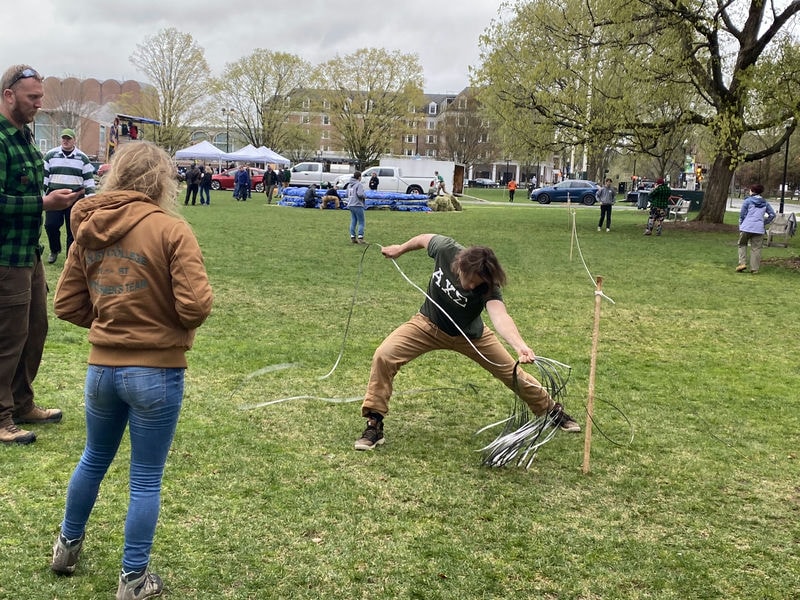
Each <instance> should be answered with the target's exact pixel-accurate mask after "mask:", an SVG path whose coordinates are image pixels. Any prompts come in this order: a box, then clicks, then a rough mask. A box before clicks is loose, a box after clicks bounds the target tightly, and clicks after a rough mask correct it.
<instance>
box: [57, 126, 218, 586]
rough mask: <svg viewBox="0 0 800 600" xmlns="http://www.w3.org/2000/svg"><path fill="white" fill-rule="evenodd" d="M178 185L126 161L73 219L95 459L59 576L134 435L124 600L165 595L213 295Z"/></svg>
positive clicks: (160, 169) (116, 163)
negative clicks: (186, 414)
mask: <svg viewBox="0 0 800 600" xmlns="http://www.w3.org/2000/svg"><path fill="white" fill-rule="evenodd" d="M177 189H178V188H177V181H176V179H175V169H174V167H173V165H172V161H171V160H170V157H169V156H168V155H167V153H166V152H164V151H163V150H161V149H160V148H158V147H157V146H155V145H154V144H151V143H149V142H137V143H136V144H126V145H124V146H122V147H121V148H120V149H119V150H118V151H117V152H116V153H115V154H114V158H113V160H112V163H111V169H110V171H109V173H108V175H106V178H105V180H104V182H103V189H102V192H101V193H100V194H97V195H96V196H91V197H89V198H86V199H85V200H84V201H83V203H82V204H81V205H80V206H78V205H76V207H75V208H74V209H73V212H72V222H71V225H72V229H73V231H74V233H75V243H74V244H73V245H72V246H71V247H70V251H69V255H68V257H67V261H66V264H65V265H64V271H63V272H62V274H61V277H60V278H59V280H58V286H57V288H56V295H55V313H56V315H57V316H58V317H59V318H60V319H64V320H66V321H69V322H71V323H74V324H75V325H78V326H80V327H86V328H88V329H89V342H90V343H91V351H90V353H89V368H88V372H87V374H86V385H85V398H84V400H85V406H86V447H85V449H84V452H83V455H82V456H81V459H80V462H79V463H78V466H77V467H76V468H75V471H74V472H73V474H72V477H71V479H70V482H69V487H68V488H67V502H66V510H65V514H64V520H63V521H62V523H61V533H60V534H59V536H58V538H57V539H56V542H55V544H54V546H53V560H52V564H51V568H52V569H53V571H55V572H57V573H62V574H71V573H72V572H74V570H75V567H76V565H77V561H78V556H79V554H80V551H81V548H82V546H83V540H84V533H85V528H86V523H87V521H88V519H89V515H90V514H91V512H92V508H93V507H94V503H95V500H96V499H97V493H98V491H99V488H100V484H101V482H102V481H103V478H104V476H105V474H106V471H107V469H108V467H109V465H110V464H111V461H112V460H113V459H114V456H115V455H116V453H117V449H118V448H119V444H120V441H121V439H122V436H123V434H124V433H125V429H126V428H128V429H129V430H130V439H131V459H130V504H129V506H128V513H127V517H126V520H125V545H124V548H123V554H122V572H121V573H120V577H119V586H118V588H117V596H116V597H117V600H128V599H131V598H137V599H138V598H151V597H154V596H157V595H158V594H160V593H161V590H162V587H163V585H162V583H161V579H160V578H159V577H158V575H155V574H153V573H151V572H150V571H149V568H148V565H149V562H150V549H151V547H152V544H153V537H154V534H155V528H156V522H157V520H158V512H159V506H160V502H161V481H162V477H163V474H164V465H165V463H166V459H167V454H168V453H169V448H170V445H171V444H172V438H173V436H174V434H175V427H176V425H177V422H178V414H179V412H180V408H181V403H182V401H183V384H184V371H185V370H186V351H187V350H189V349H190V348H191V346H192V342H193V340H194V333H195V329H196V328H197V327H199V326H200V325H201V324H202V323H203V322H204V321H205V320H206V318H207V317H208V316H209V314H210V312H211V304H212V301H213V295H212V292H211V286H210V284H209V281H208V276H207V274H206V270H205V266H204V264H203V256H202V253H201V252H200V247H199V245H198V243H197V240H196V238H195V236H194V234H193V233H192V230H191V228H190V227H189V225H188V223H186V221H184V220H183V219H182V218H181V217H180V216H179V215H178V214H177V213H176V212H175V210H174V208H173V207H174V206H175V204H176V196H177Z"/></svg>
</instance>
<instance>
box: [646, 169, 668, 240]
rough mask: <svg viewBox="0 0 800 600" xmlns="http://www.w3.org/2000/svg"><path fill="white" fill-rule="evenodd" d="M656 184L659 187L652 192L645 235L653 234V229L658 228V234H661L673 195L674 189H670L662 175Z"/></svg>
mask: <svg viewBox="0 0 800 600" xmlns="http://www.w3.org/2000/svg"><path fill="white" fill-rule="evenodd" d="M656 185H657V187H656V188H655V189H654V190H653V191H652V192H650V197H649V200H650V216H649V217H648V219H647V226H646V227H645V230H644V234H645V235H651V234H652V233H653V229H655V230H656V235H661V229H662V226H663V223H664V219H665V218H666V216H667V208H668V207H669V197H670V196H671V195H672V190H671V189H669V186H668V185H667V184H666V183H664V180H663V179H662V178H661V177H659V178H658V179H656Z"/></svg>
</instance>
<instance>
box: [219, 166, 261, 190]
mask: <svg viewBox="0 0 800 600" xmlns="http://www.w3.org/2000/svg"><path fill="white" fill-rule="evenodd" d="M248 168H249V169H250V189H251V190H255V191H257V192H263V191H264V183H263V180H264V169H256V168H255V167H248ZM238 170H239V168H238V167H236V168H233V169H228V170H227V171H223V172H222V173H217V174H215V175H212V176H211V189H212V190H232V189H233V187H234V185H233V178H234V176H235V175H236V171H238Z"/></svg>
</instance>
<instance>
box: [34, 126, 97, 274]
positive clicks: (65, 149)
mask: <svg viewBox="0 0 800 600" xmlns="http://www.w3.org/2000/svg"><path fill="white" fill-rule="evenodd" d="M44 187H45V190H46V191H48V192H49V191H51V190H70V191H72V192H79V196H83V195H86V196H89V195H91V194H94V167H93V166H92V163H91V161H90V160H89V157H88V156H86V155H85V154H84V153H83V152H81V151H80V150H78V148H76V147H75V131H73V130H72V129H64V130H63V131H62V132H61V145H60V146H57V147H56V148H53V149H52V150H50V151H49V152H48V153H47V154H45V155H44ZM71 210H72V209H71V207H70V208H66V209H64V210H51V211H50V212H48V213H47V216H46V217H45V220H44V230H45V231H46V232H47V243H48V245H49V246H50V255H49V256H48V257H47V262H48V263H49V264H51V265H52V264H53V263H54V262H56V259H57V258H58V255H59V254H60V253H61V226H62V225H66V227H65V229H66V230H67V248H66V249H67V251H69V247H70V246H71V245H72V228H71V227H70V226H69V217H70V214H71Z"/></svg>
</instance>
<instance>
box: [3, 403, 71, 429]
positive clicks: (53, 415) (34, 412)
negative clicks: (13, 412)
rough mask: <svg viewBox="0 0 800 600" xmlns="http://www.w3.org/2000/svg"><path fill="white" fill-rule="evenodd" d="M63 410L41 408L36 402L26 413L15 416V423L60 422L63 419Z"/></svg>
mask: <svg viewBox="0 0 800 600" xmlns="http://www.w3.org/2000/svg"><path fill="white" fill-rule="evenodd" d="M62 416H63V415H62V414H61V411H60V410H59V409H57V408H39V407H38V406H36V405H35V404H34V405H33V408H32V409H30V410H29V411H28V412H27V413H25V414H24V415H19V416H18V417H14V424H15V425H23V424H24V423H31V424H34V425H36V424H39V423H58V422H59V421H61V417H62Z"/></svg>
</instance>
